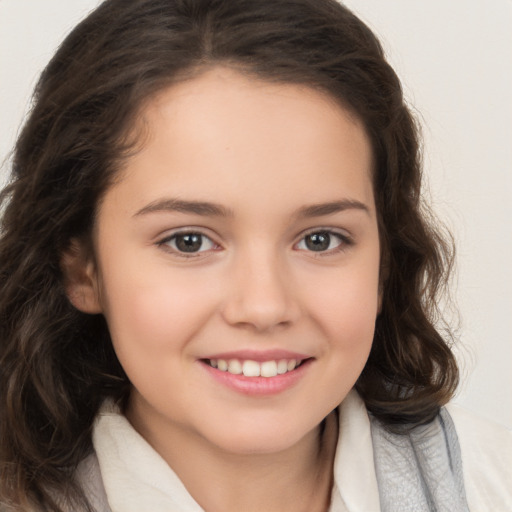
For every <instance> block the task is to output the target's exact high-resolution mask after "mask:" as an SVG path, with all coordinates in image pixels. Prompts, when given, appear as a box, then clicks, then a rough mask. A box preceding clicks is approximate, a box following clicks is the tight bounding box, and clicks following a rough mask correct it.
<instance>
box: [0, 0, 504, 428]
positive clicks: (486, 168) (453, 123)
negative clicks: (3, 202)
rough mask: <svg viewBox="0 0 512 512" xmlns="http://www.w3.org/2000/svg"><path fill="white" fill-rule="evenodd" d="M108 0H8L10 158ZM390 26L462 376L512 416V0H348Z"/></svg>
mask: <svg viewBox="0 0 512 512" xmlns="http://www.w3.org/2000/svg"><path fill="white" fill-rule="evenodd" d="M98 3H99V2H98V0H44V1H42V0H0V160H1V161H2V162H4V165H3V168H2V176H3V178H4V179H5V177H6V175H7V170H8V161H7V160H6V159H7V157H8V153H9V151H10V149H11V147H12V145H13V143H14V141H15V138H16V133H17V132H18V130H19V127H20V125H21V123H22V120H23V117H24V114H25V112H26V111H27V108H28V106H29V99H30V94H31V90H32V88H33V86H34V85H35V82H36V79H37V76H38V74H39V72H40V71H41V70H42V68H43V67H44V65H45V63H46V62H47V61H48V60H49V58H50V57H51V55H52V54H53V52H54V50H55V48H56V47H57V46H58V44H59V42H60V41H61V40H62V38H63V37H64V35H65V34H66V33H67V32H68V31H69V30H70V29H71V28H72V27H73V26H74V24H76V22H77V21H78V20H80V19H81V18H82V17H83V16H84V15H85V14H86V13H87V12H88V11H90V10H91V9H92V8H93V7H94V6H95V5H97V4H98ZM345 3H346V4H347V5H348V6H349V7H350V8H352V9H353V10H354V11H355V12H356V13H358V14H359V15H360V16H361V17H362V18H363V19H364V20H365V21H366V22H367V23H368V24H369V25H370V26H371V27H372V28H373V29H374V30H375V31H376V32H377V34H379V36H380V37H381V40H382V42H383V44H384V47H385V49H386V51H387V54H388V57H389V59H390V61H391V63H392V64H393V66H394V67H395V69H396V70H397V72H398V74H399V76H400V77H401V79H402V81H403V84H404V90H405V93H406V96H407V98H408V99H409V101H410V102H411V104H413V105H414V108H415V110H416V111H417V113H418V116H419V118H420V120H421V122H422V124H423V130H424V140H425V151H424V153H425V168H426V174H427V176H428V185H429V189H430V192H429V195H430V197H431V200H432V202H433V204H434V207H435V210H436V211H437V213H438V215H439V216H440V217H441V218H443V220H444V221H445V222H446V223H447V224H448V226H449V227H450V229H451V230H452V231H453V232H454V234H455V237H456V240H457V245H458V272H457V276H456V279H455V281H454V286H455V292H454V296H455V298H456V300H457V302H458V306H459V309H460V321H461V327H460V338H461V343H460V347H459V348H458V350H457V354H458V357H459V360H460V362H461V364H462V368H463V384H462V386H461V388H460V390H459V394H458V396H457V399H456V401H458V402H459V403H461V404H463V405H464V406H466V407H468V408H470V409H473V410H475V411H477V412H479V413H481V414H482V415H484V416H487V417H490V418H492V419H494V420H496V421H499V422H501V423H504V424H506V425H508V426H509V427H512V227H511V226H512V2H511V1H510V0H491V1H488V0H449V1H446V0H429V1H426V0H347V1H346V2H345Z"/></svg>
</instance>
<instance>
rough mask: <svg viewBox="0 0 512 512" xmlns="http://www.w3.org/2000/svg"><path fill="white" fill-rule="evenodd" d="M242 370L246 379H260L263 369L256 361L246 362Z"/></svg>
mask: <svg viewBox="0 0 512 512" xmlns="http://www.w3.org/2000/svg"><path fill="white" fill-rule="evenodd" d="M242 369H243V373H244V375H245V376H246V377H259V376H260V374H261V367H260V365H259V364H258V363H257V362H256V361H244V364H243V365H242Z"/></svg>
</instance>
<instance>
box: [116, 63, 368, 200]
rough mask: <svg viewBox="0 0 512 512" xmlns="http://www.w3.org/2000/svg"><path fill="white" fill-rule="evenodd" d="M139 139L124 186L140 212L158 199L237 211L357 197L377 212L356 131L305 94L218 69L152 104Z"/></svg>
mask: <svg viewBox="0 0 512 512" xmlns="http://www.w3.org/2000/svg"><path fill="white" fill-rule="evenodd" d="M137 131H139V132H140V133H143V134H144V136H143V144H142V146H141V149H140V150H139V151H138V152H137V153H136V154H135V155H133V156H131V157H130V158H129V159H128V160H127V161H126V162H125V164H124V168H123V170H122V172H121V180H120V185H122V184H123V183H127V182H129V183H131V185H132V188H133V189H134V191H135V190H136V191H137V194H136V196H137V197H136V198H135V197H134V201H138V202H139V203H141V202H144V201H146V202H149V201H150V200H154V199H155V197H153V196H154V195H155V194H156V193H157V191H159V193H160V194H161V195H170V196H173V197H174V196H177V195H179V196H194V198H195V199H202V200H212V198H213V199H217V200H218V201H219V202H225V201H227V202H230V203H232V204H233V205H236V203H237V202H238V203H241V205H244V202H245V201H246V199H247V198H246V197H244V194H245V195H248V194H251V196H258V195H259V197H260V201H263V202H267V203H269V204H282V203H284V202H286V201H285V200H288V199H294V200H296V202H302V203H305V202H309V203H314V202H322V201H325V200H326V199H330V198H328V197H326V196H328V195H329V194H331V195H332V196H333V199H338V198H339V197H341V196H346V195H351V196H353V195H355V196H358V197H356V198H355V199H358V200H360V201H364V202H367V203H369V204H370V205H371V206H373V192H372V186H371V175H372V152H371V147H370V143H369V140H368V137H367V135H366V133H365V130H364V128H363V125H362V123H361V122H360V121H359V120H358V119H357V117H355V116H354V115H353V114H351V113H350V112H349V111H348V110H347V109H345V108H343V107H342V106H341V105H340V104H339V103H338V102H337V101H335V100H334V99H333V98H331V97H330V96H328V95H326V94H324V93H321V92H319V91H316V90H314V89H312V88H309V87H305V86H301V85H294V84H277V83H270V82H266V81H262V80H258V79H254V78H251V77H247V76H244V75H242V74H240V73H238V72H236V71H233V70H230V69H227V68H214V69H212V70H209V71H207V72H205V73H203V74H201V75H199V76H198V77H195V78H193V79H191V80H187V81H184V82H181V83H179V84H176V85H173V86H171V87H169V88H167V89H164V90H163V91H161V92H160V93H159V94H157V95H156V96H154V97H153V98H151V99H150V100H149V101H148V102H147V103H146V104H145V105H144V107H143V108H142V109H141V111H140V113H139V116H138V126H137ZM214 196H219V197H218V198H215V197H214Z"/></svg>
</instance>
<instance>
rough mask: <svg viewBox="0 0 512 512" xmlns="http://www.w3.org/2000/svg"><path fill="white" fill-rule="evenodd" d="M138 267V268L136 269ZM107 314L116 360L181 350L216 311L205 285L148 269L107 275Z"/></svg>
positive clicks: (105, 286) (155, 356)
mask: <svg viewBox="0 0 512 512" xmlns="http://www.w3.org/2000/svg"><path fill="white" fill-rule="evenodd" d="M133 269H134V270H133ZM105 275H107V276H108V279H107V280H106V281H105V282H104V283H103V285H102V290H103V303H104V314H105V317H106V319H107V323H108V326H109V330H110V333H111V337H112V341H113V344H114V347H115V349H116V352H118V356H119V357H120V359H121V357H130V358H137V357H139V356H140V357H143V358H145V359H150V358H151V357H154V358H156V359H158V358H159V357H164V354H165V353H166V352H168V351H169V349H170V350H171V351H174V350H178V349H181V348H183V347H184V346H185V345H186V344H187V342H188V341H189V340H190V339H191V338H192V337H193V336H194V333H195V331H197V330H198V329H199V328H200V327H201V325H202V324H203V323H204V321H205V319H206V318H208V316H209V314H210V313H211V310H212V303H213V302H214V301H213V300H212V297H211V294H209V293H207V291H206V290H205V287H204V282H203V284H201V282H198V279H194V278H192V279H191V278H188V279H183V278H181V279H180V277H179V276H177V275H175V274H173V273H171V272H169V271H167V272H166V271H165V268H164V269H160V271H159V272H156V273H155V274H154V275H152V274H151V272H150V271H149V269H148V268H147V267H146V269H145V271H144V272H142V271H139V270H138V269H137V268H136V267H132V271H131V272H130V273H126V272H123V271H122V268H120V267H117V269H116V270H114V268H111V269H110V271H109V272H108V273H105Z"/></svg>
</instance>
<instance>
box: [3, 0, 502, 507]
mask: <svg viewBox="0 0 512 512" xmlns="http://www.w3.org/2000/svg"><path fill="white" fill-rule="evenodd" d="M420 185H421V183H420V167H419V162H418V140H417V135H416V130H415V127H414V122H413V120H412V118H411V116H410V113H409V111H408V110H407V108H406V106H405V105H404V102H403V98H402V94H401V89H400V83H399V81H398V79H397V77H396V75H395V73H394V72H393V70H392V69H391V68H390V67H389V65H388V64H387V63H386V61H385V59H384V57H383V53H382V50H381V47H380V45H379V43H378V41H377V40H376V39H375V37H374V36H373V34H372V33H371V32H370V31H369V29H368V28H367V27H366V26H365V25H364V24H363V23H362V22H361V21H360V20H358V19H357V18H356V17H355V16H354V15H353V14H352V13H350V12H349V11H348V10H347V9H346V8H344V7H343V6H341V5H339V4H338V3H336V2H335V1H333V0H277V1H276V0H258V1H257V2H256V1H254V0H129V1H127V0H107V1H106V2H104V3H103V4H101V5H100V6H99V7H98V9H97V10H96V11H94V12H93V13H92V14H91V15H90V16H89V17H88V18H87V19H86V20H84V21H83V22H82V23H81V24H80V25H79V26H78V27H77V28H76V29H75V30H74V31H73V32H72V33H71V34H70V35H69V36H68V38H67V39H66V40H65V42H64V43H63V45H62V46H61V48H60V49H59V51H58V52H57V54H56V55H55V57H54V58H53V59H52V61H51V62H50V64H49V65H48V67H47V68H46V70H45V71H44V73H43V75H42V77H41V79H40V81H39V83H38V85H37V88H36V93H35V104H34V108H33V111H32V112H31V114H30V116H29V119H28V120H27V122H26V125H25V127H24V130H23V132H22V133H21V136H20V138H19V140H18V143H17V146H16V150H15V154H14V159H13V176H12V182H11V184H10V185H9V186H8V187H7V188H6V190H5V191H4V193H3V196H2V197H3V201H4V204H5V207H4V213H3V224H2V238H1V241H0V276H1V280H2V294H1V297H0V318H1V324H0V325H1V326H0V329H1V330H0V333H1V338H0V343H1V345H0V368H1V373H0V403H1V414H0V504H1V505H0V506H1V507H2V510H4V509H5V510H30V511H32V510H37V511H39V510H44V511H59V512H63V511H76V510H97V511H108V510H112V511H123V512H127V511H141V510H151V511H187V512H191V511H196V510H197V511H199V510H206V511H231V510H237V511H240V510H244V511H248V512H250V511H256V510H258V511H261V510H264V511H269V512H270V511H282V512H286V511H288V510H294V511H297V510H299V511H301V510H304V511H326V510H330V511H333V512H340V511H346V510H349V511H374V510H376V511H377V510H382V511H383V512H384V511H411V510H418V511H420V510H421V511H423V510H425V511H427V510H449V511H458V510H461V511H463V510H468V509H471V510H506V506H507V504H508V503H509V501H507V500H510V497H511V495H510V490H509V489H510V486H509V485H508V482H509V481H510V476H511V473H510V469H509V467H510V466H509V464H508V462H510V461H508V462H507V458H508V457H510V453H511V448H510V435H509V434H508V432H505V431H502V430H500V429H495V428H492V427H489V426H487V425H481V424H480V423H478V422H475V420H470V419H468V418H467V417H465V416H464V415H463V414H461V413H457V412H456V411H455V412H450V413H449V412H448V411H447V410H446V409H445V408H443V406H444V405H445V404H446V403H447V402H448V401H449V400H450V398H451V397H452V395H453V393H454V390H455V388H456V385H457V381H458V372H457V367H456V364H455V360H454V357H453V355H452V353H451V351H450V342H451V340H450V339H445V338H443V337H442V336H441V335H440V334H439V332H438V331H437V330H436V327H435V325H434V320H435V319H436V314H437V311H436V296H437V292H438V289H439V287H440V286H441V285H442V284H443V283H444V280H445V279H446V274H447V271H448V270H449V267H450V263H451V256H450V250H449V245H448V244H446V243H445V242H444V241H443V238H442V236H441V235H440V234H439V232H438V231H437V230H435V229H434V228H433V227H432V226H431V225H430V224H429V222H428V216H426V215H425V213H424V212H425V211H426V210H425V205H421V204H420ZM454 423H455V425H454ZM486 436H487V437H490V436H492V437H493V441H494V443H495V444H494V445H493V446H491V447H487V446H486V444H485V441H486V440H485V439H483V440H482V437H486ZM481 468H485V474H484V475H482V469H481Z"/></svg>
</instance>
